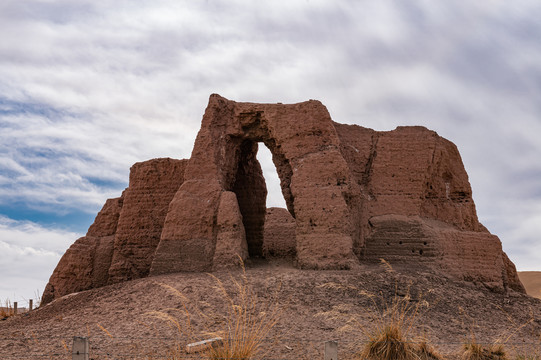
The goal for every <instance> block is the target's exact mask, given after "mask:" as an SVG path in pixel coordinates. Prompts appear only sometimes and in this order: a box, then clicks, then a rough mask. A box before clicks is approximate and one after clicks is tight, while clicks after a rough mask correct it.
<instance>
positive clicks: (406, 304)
mask: <svg viewBox="0 0 541 360" xmlns="http://www.w3.org/2000/svg"><path fill="white" fill-rule="evenodd" d="M381 264H382V266H383V267H384V268H385V269H386V271H387V272H388V273H390V274H393V273H394V270H393V268H392V267H391V265H390V264H389V263H388V262H387V261H385V260H383V259H382V260H381ZM399 285H400V284H399V283H398V281H396V282H395V292H394V296H393V297H392V298H391V299H387V298H386V297H385V296H383V295H382V294H380V295H374V294H371V293H368V292H366V291H364V290H362V289H357V288H355V287H351V286H344V285H341V284H336V283H331V284H324V285H322V287H327V288H331V289H333V290H339V289H342V290H355V291H356V292H357V293H358V294H359V295H360V296H362V297H366V298H368V299H370V302H371V304H372V307H373V308H374V309H375V311H374V312H372V313H370V321H369V323H370V324H371V325H370V327H367V326H366V325H365V324H366V321H363V319H362V317H363V315H364V313H363V312H360V311H359V309H355V308H347V309H346V308H344V306H343V305H339V306H335V307H334V308H333V310H331V311H329V312H325V313H322V314H320V315H322V316H325V317H327V318H329V319H338V320H340V321H343V320H345V322H346V325H344V326H343V327H342V328H341V329H340V331H343V332H347V331H350V330H356V329H360V330H361V331H362V332H363V334H364V335H365V336H366V337H367V338H368V341H358V342H357V343H356V344H357V350H356V351H355V352H356V353H357V354H356V355H355V356H354V358H355V359H362V360H419V359H426V360H431V359H442V357H441V355H439V354H438V353H437V352H436V351H435V350H434V349H433V348H432V347H431V346H430V345H429V344H428V342H427V340H426V339H422V340H419V337H418V336H415V334H414V330H415V325H416V321H417V320H418V317H419V315H420V312H421V311H422V310H424V309H426V308H428V307H429V303H428V302H427V301H426V300H425V298H424V295H423V294H422V293H421V294H419V296H418V298H416V299H413V298H412V297H411V292H410V285H408V286H407V290H406V291H405V294H402V295H400V292H399V291H398V288H399ZM428 292H431V291H428ZM345 314H347V316H348V317H347V318H345V319H344V315H345ZM358 347H361V350H360V351H359V350H358Z"/></svg>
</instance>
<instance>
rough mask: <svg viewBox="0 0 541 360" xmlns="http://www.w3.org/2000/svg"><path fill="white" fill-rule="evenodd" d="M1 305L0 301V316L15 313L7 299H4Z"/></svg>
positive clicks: (4, 316) (6, 316)
mask: <svg viewBox="0 0 541 360" xmlns="http://www.w3.org/2000/svg"><path fill="white" fill-rule="evenodd" d="M3 305H4V306H2V304H1V303H0V318H2V319H3V318H8V317H11V316H14V315H15V310H14V309H13V305H12V304H11V301H10V300H9V299H6V300H5V301H4V304H3Z"/></svg>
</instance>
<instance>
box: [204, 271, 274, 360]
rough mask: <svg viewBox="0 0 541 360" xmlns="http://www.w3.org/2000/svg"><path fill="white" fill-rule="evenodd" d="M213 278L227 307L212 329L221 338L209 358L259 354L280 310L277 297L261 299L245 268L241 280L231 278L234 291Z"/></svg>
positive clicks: (246, 357) (238, 357)
mask: <svg viewBox="0 0 541 360" xmlns="http://www.w3.org/2000/svg"><path fill="white" fill-rule="evenodd" d="M211 276H213V275H211ZM213 277H214V276H213ZM214 279H215V280H216V283H217V288H218V290H219V291H220V293H221V295H222V297H223V299H224V300H226V303H227V307H226V309H227V310H226V313H225V314H223V315H222V319H223V322H222V326H221V329H220V330H218V331H217V332H213V333H214V334H216V335H217V336H219V337H221V338H223V339H224V341H223V342H222V345H221V346H218V347H211V348H210V350H209V358H210V359H213V360H214V359H216V360H217V359H239V360H243V359H251V358H253V357H255V356H256V355H258V354H261V353H262V345H263V342H267V341H268V340H269V338H268V337H269V333H270V332H271V330H272V328H273V327H274V326H275V325H276V323H277V322H278V320H279V319H280V315H281V313H282V308H281V307H280V306H278V302H277V299H276V296H274V297H271V299H272V300H271V301H270V302H269V301H265V300H262V299H260V298H259V297H258V296H257V294H256V293H255V292H254V290H253V289H252V287H251V286H250V284H249V281H248V278H247V277H246V272H245V270H244V268H243V272H242V275H241V278H240V281H239V280H236V279H232V282H233V290H230V291H228V290H227V289H226V287H225V286H224V283H223V282H222V281H220V280H219V279H218V278H216V277H214ZM278 291H279V289H278Z"/></svg>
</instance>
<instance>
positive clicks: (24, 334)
mask: <svg viewBox="0 0 541 360" xmlns="http://www.w3.org/2000/svg"><path fill="white" fill-rule="evenodd" d="M213 275H215V276H216V277H217V279H218V280H219V281H221V283H222V284H223V285H224V286H225V287H226V289H228V290H229V292H230V294H235V291H234V284H233V283H234V281H242V275H243V272H242V270H239V269H237V270H235V269H233V270H231V271H228V272H221V273H214V274H213ZM246 277H247V280H248V283H249V286H250V288H251V289H253V292H254V293H255V294H256V296H257V299H258V305H257V306H258V311H259V310H261V309H263V308H264V307H265V306H267V305H269V304H270V305H271V307H272V306H278V308H280V309H281V312H280V315H279V321H278V323H277V324H276V326H275V327H274V328H273V329H272V330H271V332H270V333H269V334H268V336H267V337H266V339H265V341H264V342H263V345H262V348H263V350H264V351H265V356H264V358H266V359H323V348H324V342H325V341H327V340H336V341H338V344H339V359H347V358H351V355H352V354H353V353H355V352H356V351H358V350H359V349H360V347H361V346H362V344H363V342H365V341H366V340H367V336H366V331H367V330H368V331H369V330H370V328H371V326H373V325H374V324H375V323H377V319H378V318H379V315H378V313H379V312H378V309H377V308H376V306H375V305H376V304H379V305H381V300H382V299H385V301H388V302H389V301H392V299H399V300H400V301H402V302H403V303H404V304H406V303H407V304H408V305H410V306H416V305H417V304H420V310H419V312H418V315H417V318H416V321H415V329H414V330H412V334H414V335H417V336H424V337H426V338H427V339H428V342H429V343H431V344H432V345H433V346H434V347H435V348H436V349H437V350H438V351H439V352H440V353H442V354H444V355H445V356H446V358H447V359H458V354H459V353H460V351H461V346H462V343H463V342H464V341H465V340H467V339H470V338H471V337H472V336H475V338H476V340H477V341H478V342H481V343H494V342H495V341H503V342H506V348H507V349H508V351H509V352H518V353H528V354H533V352H534V351H539V350H540V349H541V346H540V332H541V300H539V299H536V298H533V297H530V296H528V295H525V294H520V293H516V292H513V291H510V292H508V293H506V294H502V293H496V292H493V291H491V290H489V289H487V288H485V287H483V286H482V285H481V284H474V283H466V282H461V281H456V280H452V279H449V278H446V277H445V275H443V274H440V273H437V272H436V271H435V270H431V269H429V268H416V269H411V268H403V267H401V266H398V265H395V266H393V271H388V269H387V268H386V267H385V266H381V265H379V264H371V265H363V266H361V267H359V268H357V269H354V270H347V271H345V270H344V271H315V270H300V269H296V268H294V267H293V266H292V264H291V263H290V262H287V261H285V260H276V261H255V262H249V263H247V264H246ZM217 279H216V278H214V277H213V276H211V275H209V274H203V273H176V274H170V275H162V276H156V277H151V278H145V279H138V280H134V281H129V282H124V283H119V284H115V285H110V286H106V287H102V288H99V289H94V290H89V291H84V292H80V293H76V294H72V295H68V296H66V297H63V298H61V299H58V300H55V301H54V302H52V303H50V304H48V305H46V306H44V307H41V308H40V309H38V310H35V311H32V312H30V313H26V314H22V315H17V316H16V317H11V318H8V319H6V320H4V321H0V359H6V360H7V359H71V355H70V353H71V344H72V341H73V337H74V336H84V337H88V338H89V340H90V347H91V351H90V358H91V359H160V358H162V359H166V358H167V357H166V352H167V349H170V348H171V347H174V346H181V347H184V346H185V345H186V344H187V343H189V342H192V341H195V340H201V339H204V338H205V337H210V336H211V335H204V334H201V332H203V331H211V332H212V331H217V330H218V329H219V328H220V326H221V325H223V319H222V317H221V315H222V314H224V313H225V312H226V310H227V309H228V304H227V298H225V297H224V295H223V293H222V292H221V291H220V289H219V286H217V285H218V282H217V281H218V280H217ZM167 286H171V287H172V288H174V289H177V290H178V291H179V292H180V293H181V294H182V295H183V296H184V297H185V299H184V300H183V299H182V297H181V296H179V295H178V294H176V293H175V292H173V291H171V289H170V288H168V287H167ZM408 293H409V297H411V300H409V301H408ZM367 294H372V295H374V297H370V296H368V295H367ZM233 297H234V296H233ZM419 301H421V302H419ZM185 309H187V310H188V312H189V313H190V314H191V318H190V320H191V327H192V328H191V329H190V328H189V327H188V326H187V325H186V324H187V323H186V316H185V314H186V310H185ZM153 312H158V313H153ZM267 313H269V310H268V309H267ZM200 314H204V316H206V320H205V319H204V318H203V316H201V315H200ZM331 315H333V316H331ZM166 316H170V317H171V319H178V321H179V323H178V324H179V326H180V330H181V331H180V332H179V328H177V327H176V325H175V324H174V323H172V322H171V321H166V320H165V319H164V318H165V317H166ZM352 319H356V320H357V321H358V324H357V323H352V324H351V325H352V326H350V327H348V326H345V325H347V324H348V321H349V320H352ZM190 356H191V355H186V356H185V357H182V358H186V359H187V358H198V357H190Z"/></svg>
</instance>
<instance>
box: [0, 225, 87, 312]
mask: <svg viewBox="0 0 541 360" xmlns="http://www.w3.org/2000/svg"><path fill="white" fill-rule="evenodd" d="M80 236H81V234H77V233H74V232H70V231H65V230H61V229H54V228H51V229H50V228H45V227H43V226H40V225H38V224H36V223H32V222H30V221H16V220H12V219H9V218H7V217H5V216H1V215H0V274H2V282H1V283H0V301H5V300H6V299H8V298H9V299H10V300H11V301H19V302H22V303H21V304H23V303H24V300H25V299H26V300H27V299H30V298H35V293H36V291H39V292H43V289H44V288H45V285H46V284H47V281H48V280H49V277H50V275H51V274H52V272H53V269H54V268H55V266H56V264H57V263H58V261H59V260H60V257H61V256H62V254H63V253H64V252H65V251H66V250H67V248H68V247H69V246H70V245H71V244H72V243H73V242H74V241H75V240H76V239H77V238H79V237H80ZM24 304H25V303H24ZM25 306H26V305H25Z"/></svg>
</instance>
